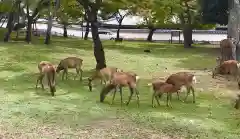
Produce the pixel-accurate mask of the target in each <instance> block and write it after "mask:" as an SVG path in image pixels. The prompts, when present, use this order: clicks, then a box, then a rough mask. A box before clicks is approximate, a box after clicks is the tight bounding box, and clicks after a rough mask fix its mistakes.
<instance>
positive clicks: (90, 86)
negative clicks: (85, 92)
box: [88, 78, 92, 91]
mask: <svg viewBox="0 0 240 139" xmlns="http://www.w3.org/2000/svg"><path fill="white" fill-rule="evenodd" d="M88 88H89V91H92V79H91V78H88Z"/></svg>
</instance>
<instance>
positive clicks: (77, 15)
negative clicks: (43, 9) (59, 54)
mask: <svg viewBox="0 0 240 139" xmlns="http://www.w3.org/2000/svg"><path fill="white" fill-rule="evenodd" d="M82 18H83V8H82V7H81V6H80V5H79V3H77V1H75V0H61V5H60V8H59V9H58V12H57V20H58V21H59V22H60V23H61V24H63V36H64V37H67V36H68V35H67V26H68V25H69V24H70V22H74V23H76V22H77V23H78V22H79V21H81V22H82V20H83V19H82Z"/></svg>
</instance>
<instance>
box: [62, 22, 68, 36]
mask: <svg viewBox="0 0 240 139" xmlns="http://www.w3.org/2000/svg"><path fill="white" fill-rule="evenodd" d="M63 37H64V38H67V37H68V34H67V24H65V23H64V24H63Z"/></svg>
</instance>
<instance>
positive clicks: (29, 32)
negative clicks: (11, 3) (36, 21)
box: [25, 0, 33, 43]
mask: <svg viewBox="0 0 240 139" xmlns="http://www.w3.org/2000/svg"><path fill="white" fill-rule="evenodd" d="M27 19H28V23H27V31H26V38H25V40H26V42H27V43H30V42H31V37H32V21H33V18H32V16H30V13H29V1H28V0H27Z"/></svg>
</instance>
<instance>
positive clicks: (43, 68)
mask: <svg viewBox="0 0 240 139" xmlns="http://www.w3.org/2000/svg"><path fill="white" fill-rule="evenodd" d="M38 70H39V77H38V78H37V83H36V88H37V86H38V83H39V82H40V83H41V86H42V89H44V85H43V78H44V76H45V75H46V76H47V81H48V85H49V88H50V92H51V95H52V96H54V93H55V92H56V87H55V74H56V71H55V67H54V65H52V64H51V63H50V62H48V61H41V62H40V63H39V64H38Z"/></svg>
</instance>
